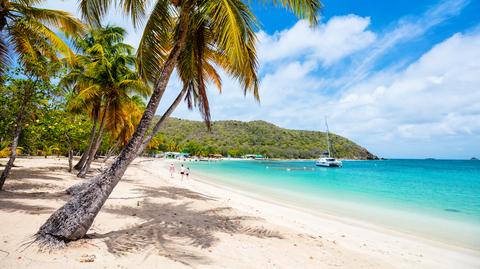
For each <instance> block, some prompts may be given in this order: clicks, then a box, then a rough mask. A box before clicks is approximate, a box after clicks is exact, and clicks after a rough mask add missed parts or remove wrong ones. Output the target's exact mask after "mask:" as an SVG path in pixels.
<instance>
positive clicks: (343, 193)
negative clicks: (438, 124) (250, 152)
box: [186, 160, 480, 250]
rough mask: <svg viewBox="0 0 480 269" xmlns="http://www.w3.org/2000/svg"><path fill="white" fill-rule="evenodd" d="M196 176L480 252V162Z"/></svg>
mask: <svg viewBox="0 0 480 269" xmlns="http://www.w3.org/2000/svg"><path fill="white" fill-rule="evenodd" d="M186 165H187V166H189V167H190V169H191V170H192V173H193V174H194V173H199V174H203V175H205V176H207V177H208V180H210V181H213V182H214V183H217V184H223V185H226V186H230V187H234V188H236V189H239V190H243V191H245V192H248V193H249V194H252V195H255V196H256V197H259V198H268V199H270V200H272V199H273V200H276V201H278V202H282V203H284V204H290V205H292V206H296V207H300V208H302V209H305V210H306V211H309V212H313V213H315V212H319V213H327V214H331V215H336V216H341V217H347V218H350V219H356V220H361V221H362V222H366V223H369V224H373V225H377V226H381V227H384V228H388V229H392V230H396V231H400V232H405V233H409V234H412V235H415V236H420V237H423V238H426V239H429V240H435V241H441V242H444V243H448V244H452V245H457V246H461V247H466V248H470V249H474V250H480V161H461V160H383V161H344V162H343V168H322V167H316V166H315V165H314V161H219V162H187V163H186Z"/></svg>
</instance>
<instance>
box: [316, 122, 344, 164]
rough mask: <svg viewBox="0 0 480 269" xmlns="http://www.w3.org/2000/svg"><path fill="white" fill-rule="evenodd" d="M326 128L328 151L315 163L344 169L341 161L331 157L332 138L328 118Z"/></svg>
mask: <svg viewBox="0 0 480 269" xmlns="http://www.w3.org/2000/svg"><path fill="white" fill-rule="evenodd" d="M325 127H327V132H326V133H327V151H325V152H323V156H322V157H320V158H318V160H317V161H316V162H315V165H316V166H322V167H342V161H339V160H337V159H335V158H334V157H332V156H331V151H330V148H331V143H330V136H329V134H328V123H327V118H325Z"/></svg>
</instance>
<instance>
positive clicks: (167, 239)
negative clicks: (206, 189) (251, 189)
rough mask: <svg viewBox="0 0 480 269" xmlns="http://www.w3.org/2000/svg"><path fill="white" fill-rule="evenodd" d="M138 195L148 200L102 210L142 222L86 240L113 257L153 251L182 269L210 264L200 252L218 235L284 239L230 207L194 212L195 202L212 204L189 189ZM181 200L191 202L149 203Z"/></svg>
mask: <svg viewBox="0 0 480 269" xmlns="http://www.w3.org/2000/svg"><path fill="white" fill-rule="evenodd" d="M138 190H140V189H138ZM141 191H142V192H143V194H144V195H145V196H141V197H148V198H146V199H145V200H144V201H143V202H142V203H140V205H139V206H136V207H129V206H122V207H117V208H104V209H103V210H104V211H105V212H108V213H111V214H117V215H124V216H135V217H137V218H140V219H142V220H143V222H141V223H140V224H137V225H134V226H131V227H127V228H125V229H121V230H117V231H112V232H108V233H104V234H98V233H93V234H89V235H87V236H88V237H89V238H99V239H103V240H104V242H105V243H106V245H107V247H108V251H109V252H110V253H113V254H114V255H125V254H128V253H135V252H140V251H153V252H149V253H151V254H157V255H162V256H165V257H167V258H170V259H172V260H175V261H178V262H181V263H183V264H185V265H190V264H191V263H192V262H195V263H199V262H200V263H204V264H207V263H209V261H208V258H207V257H206V256H204V255H202V254H201V252H200V251H199V250H200V249H207V248H210V247H212V246H214V245H215V244H216V243H217V242H219V238H218V237H217V236H216V235H217V233H226V234H230V235H235V234H241V235H248V236H254V237H257V238H277V239H282V238H283V237H282V236H281V235H280V234H279V233H278V232H275V231H272V230H269V229H266V228H264V227H261V226H255V225H254V224H252V223H254V221H258V220H260V219H259V218H255V217H249V216H238V215H235V214H232V213H231V211H232V209H231V208H229V207H217V208H213V209H208V210H198V209H194V208H193V207H192V204H193V203H194V202H195V200H213V198H210V197H206V196H204V195H202V194H200V193H196V192H192V191H190V190H188V189H183V188H173V187H165V188H153V189H152V188H149V189H142V190H141ZM183 197H187V198H189V199H192V200H193V201H188V202H181V203H178V201H177V202H175V201H173V202H167V203H165V202H164V203H157V202H153V201H152V200H154V199H155V198H169V199H173V200H177V199H180V198H183ZM151 198H153V199H151ZM229 213H230V214H229ZM248 223H250V225H249V224H248Z"/></svg>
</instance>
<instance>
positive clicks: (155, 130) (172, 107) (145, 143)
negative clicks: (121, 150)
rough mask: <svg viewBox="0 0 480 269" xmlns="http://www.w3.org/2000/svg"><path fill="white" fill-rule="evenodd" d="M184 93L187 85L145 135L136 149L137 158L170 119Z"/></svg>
mask: <svg viewBox="0 0 480 269" xmlns="http://www.w3.org/2000/svg"><path fill="white" fill-rule="evenodd" d="M186 92H187V85H184V86H183V88H182V90H181V91H180V93H179V94H178V96H177V98H176V99H175V100H174V101H173V103H172V104H171V105H170V107H169V108H168V109H167V110H166V111H165V113H163V115H162V117H161V118H160V119H159V120H158V122H157V123H156V124H155V126H154V127H153V130H152V132H151V133H150V134H149V135H147V136H146V137H145V139H144V140H143V142H142V145H140V148H139V149H138V153H137V156H140V155H142V154H143V151H145V149H146V148H147V146H148V144H149V143H150V141H152V138H153V137H154V136H155V135H156V134H157V133H158V131H160V128H161V127H162V125H163V124H164V123H165V120H166V119H168V117H170V115H171V114H172V113H173V111H175V109H176V108H177V106H178V104H180V102H181V101H182V99H183V97H184V96H185V93H186Z"/></svg>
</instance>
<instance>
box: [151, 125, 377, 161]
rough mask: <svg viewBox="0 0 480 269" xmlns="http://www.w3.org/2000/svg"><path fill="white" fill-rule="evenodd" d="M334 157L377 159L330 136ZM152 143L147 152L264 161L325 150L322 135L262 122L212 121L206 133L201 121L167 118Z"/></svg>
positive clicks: (308, 155)
mask: <svg viewBox="0 0 480 269" xmlns="http://www.w3.org/2000/svg"><path fill="white" fill-rule="evenodd" d="M330 138H331V141H332V148H333V154H334V156H335V157H337V158H344V159H355V160H377V159H378V157H377V156H375V155H373V154H372V153H370V152H369V151H368V150H367V149H365V148H363V147H361V146H359V145H357V144H356V143H354V142H352V141H351V140H349V139H347V138H345V137H342V136H339V135H336V134H330ZM156 142H157V143H152V145H151V147H150V148H149V150H148V152H149V153H154V152H161V151H179V152H187V153H190V154H192V155H202V156H208V155H214V154H221V155H223V156H231V157H240V156H243V155H246V154H262V155H264V156H266V157H268V158H279V159H314V158H318V157H319V156H320V155H321V154H322V152H324V151H325V150H326V149H327V143H326V134H325V133H324V132H317V131H301V130H290V129H285V128H280V127H278V126H276V125H274V124H271V123H268V122H265V121H251V122H242V121H234V120H227V121H214V122H212V128H211V131H210V132H209V131H208V130H207V128H206V126H205V124H204V123H203V122H200V121H192V120H183V119H177V118H170V119H169V120H168V121H167V122H166V124H165V126H164V127H163V128H162V131H161V132H160V133H159V135H158V136H157V137H156Z"/></svg>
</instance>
